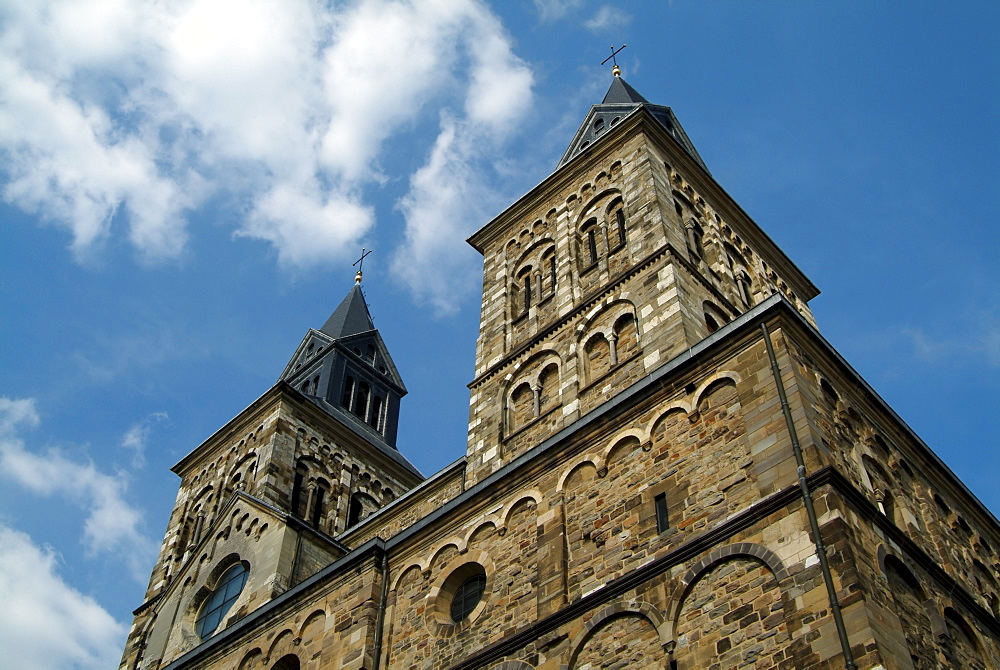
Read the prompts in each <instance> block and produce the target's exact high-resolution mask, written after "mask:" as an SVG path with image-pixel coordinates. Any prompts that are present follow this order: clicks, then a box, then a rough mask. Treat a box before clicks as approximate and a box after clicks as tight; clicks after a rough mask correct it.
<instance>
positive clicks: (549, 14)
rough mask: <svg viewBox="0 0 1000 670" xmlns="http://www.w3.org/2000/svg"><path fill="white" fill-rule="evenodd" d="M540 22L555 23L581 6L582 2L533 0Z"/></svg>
mask: <svg viewBox="0 0 1000 670" xmlns="http://www.w3.org/2000/svg"><path fill="white" fill-rule="evenodd" d="M534 2H535V9H537V10H538V16H539V18H540V19H541V20H542V21H555V20H557V19H561V18H562V17H564V16H566V14H568V13H569V12H570V11H571V10H573V9H576V8H577V7H579V6H580V5H582V4H583V0H534Z"/></svg>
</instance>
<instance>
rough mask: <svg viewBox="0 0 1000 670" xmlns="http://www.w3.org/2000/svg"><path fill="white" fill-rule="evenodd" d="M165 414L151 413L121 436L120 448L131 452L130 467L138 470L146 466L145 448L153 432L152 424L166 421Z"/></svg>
mask: <svg viewBox="0 0 1000 670" xmlns="http://www.w3.org/2000/svg"><path fill="white" fill-rule="evenodd" d="M167 418H168V417H167V413H166V412H153V413H152V414H150V415H149V416H147V417H146V418H145V419H143V420H142V421H140V422H138V423H134V424H132V426H131V427H129V429H128V430H127V431H125V435H123V436H122V446H123V447H124V448H126V449H128V450H129V451H131V452H132V467H133V468H136V469H139V468H143V467H145V465H146V446H147V445H148V444H149V436H150V434H151V433H152V431H153V424H154V423H159V422H160V421H164V420H166V419H167Z"/></svg>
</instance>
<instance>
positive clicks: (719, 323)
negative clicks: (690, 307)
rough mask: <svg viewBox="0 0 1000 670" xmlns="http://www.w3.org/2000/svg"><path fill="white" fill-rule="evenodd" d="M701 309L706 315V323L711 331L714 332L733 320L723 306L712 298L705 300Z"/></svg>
mask: <svg viewBox="0 0 1000 670" xmlns="http://www.w3.org/2000/svg"><path fill="white" fill-rule="evenodd" d="M701 310H702V312H703V313H704V315H705V325H706V326H707V327H708V332H710V333H714V332H715V331H717V330H719V329H720V328H722V327H723V326H724V325H726V324H727V323H729V322H730V321H731V320H732V319H730V318H729V315H728V314H726V313H725V311H723V309H722V308H721V307H719V306H718V305H716V304H715V303H714V302H712V301H711V300H706V301H705V302H703V303H702V304H701Z"/></svg>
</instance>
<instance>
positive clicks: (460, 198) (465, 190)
mask: <svg viewBox="0 0 1000 670" xmlns="http://www.w3.org/2000/svg"><path fill="white" fill-rule="evenodd" d="M472 143H473V140H472V138H471V137H470V133H469V131H468V129H467V128H463V127H462V126H461V125H460V124H458V123H456V122H455V121H454V120H453V119H450V118H447V117H446V118H443V119H442V122H441V134H440V135H438V138H437V142H436V143H435V145H434V149H433V151H432V152H431V156H430V159H429V160H428V162H427V164H426V165H424V166H423V167H422V168H421V169H420V170H419V171H418V172H417V173H416V174H415V175H414V176H413V178H412V180H411V182H410V191H409V194H408V195H407V196H406V197H405V198H404V199H403V200H402V201H401V202H400V209H401V210H402V212H403V215H404V216H405V217H406V239H405V241H404V244H403V248H402V250H400V251H399V252H398V253H397V254H396V256H395V258H394V259H393V269H394V271H395V272H397V273H398V274H400V275H401V276H402V277H404V278H405V279H406V281H407V282H408V283H409V284H410V286H413V287H415V290H416V292H417V297H418V298H420V299H423V300H426V301H428V302H430V303H431V304H432V305H433V307H434V309H435V310H437V311H438V312H439V313H451V312H454V311H456V309H457V308H458V303H459V302H460V301H461V298H462V297H463V296H464V295H467V294H468V293H469V291H470V290H475V289H476V288H478V286H479V281H478V279H477V274H478V273H477V271H476V267H475V260H476V256H475V252H473V251H472V250H471V249H470V248H469V247H468V245H467V244H465V238H466V236H467V235H468V234H469V233H471V232H472V228H474V225H475V224H476V223H478V222H482V221H484V220H485V208H486V206H488V205H487V203H489V201H490V200H491V192H490V189H489V188H488V186H487V185H486V184H485V183H483V181H482V180H481V179H480V178H479V172H478V170H476V169H475V168H474V167H473V153H474V146H473V144H472ZM493 197H495V196H493Z"/></svg>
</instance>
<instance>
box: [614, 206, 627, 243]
mask: <svg viewBox="0 0 1000 670" xmlns="http://www.w3.org/2000/svg"><path fill="white" fill-rule="evenodd" d="M615 220H616V221H617V223H618V244H619V245H621V244H625V212H624V210H622V208H621V207H619V208H618V209H616V210H615Z"/></svg>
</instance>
